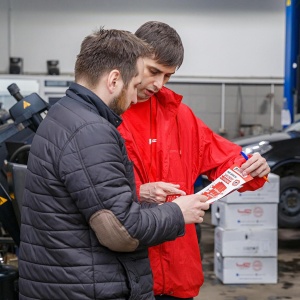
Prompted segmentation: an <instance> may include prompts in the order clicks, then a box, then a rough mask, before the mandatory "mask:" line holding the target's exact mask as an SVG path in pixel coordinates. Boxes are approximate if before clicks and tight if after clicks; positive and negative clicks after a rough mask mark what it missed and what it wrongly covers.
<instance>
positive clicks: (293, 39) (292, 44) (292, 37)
mask: <svg viewBox="0 0 300 300" xmlns="http://www.w3.org/2000/svg"><path fill="white" fill-rule="evenodd" d="M299 7H300V0H287V1H286V33H285V74H284V98H285V99H286V103H285V105H286V107H283V109H284V108H285V109H288V110H289V112H290V117H291V123H293V122H294V91H295V89H296V79H297V78H296V77H297V68H296V67H295V66H296V63H297V56H298V55H299V16H300V8H299ZM299 67H300V66H298V68H299Z"/></svg>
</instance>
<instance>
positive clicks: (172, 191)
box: [165, 188, 186, 196]
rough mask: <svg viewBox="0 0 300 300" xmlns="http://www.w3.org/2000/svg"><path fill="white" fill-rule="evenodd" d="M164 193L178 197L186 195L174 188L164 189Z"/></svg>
mask: <svg viewBox="0 0 300 300" xmlns="http://www.w3.org/2000/svg"><path fill="white" fill-rule="evenodd" d="M165 192H166V193H167V194H168V195H172V194H179V195H180V196H185V195H186V192H185V191H182V190H179V189H176V188H169V189H166V190H165Z"/></svg>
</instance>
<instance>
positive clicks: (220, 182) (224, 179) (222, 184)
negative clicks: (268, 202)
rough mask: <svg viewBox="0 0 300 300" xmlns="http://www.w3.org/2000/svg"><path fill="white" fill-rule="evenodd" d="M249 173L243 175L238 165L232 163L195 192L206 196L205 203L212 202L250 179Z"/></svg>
mask: <svg viewBox="0 0 300 300" xmlns="http://www.w3.org/2000/svg"><path fill="white" fill-rule="evenodd" d="M252 179H253V177H252V176H251V175H246V176H244V175H243V174H242V171H241V169H240V167H239V166H238V165H236V164H233V165H232V166H231V167H230V168H229V169H227V170H226V171H225V172H224V173H223V174H222V175H221V176H220V177H218V178H217V179H216V180H215V181H214V182H212V183H211V184H210V185H208V186H207V187H205V188H204V189H202V190H201V191H199V192H198V193H196V194H200V195H204V196H206V197H207V198H208V200H207V203H213V202H215V201H216V200H219V199H221V198H223V197H225V196H226V195H228V194H230V193H232V192H233V191H235V190H238V189H239V188H241V187H242V185H243V184H244V183H245V182H248V181H250V180H252Z"/></svg>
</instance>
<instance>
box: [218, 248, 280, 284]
mask: <svg viewBox="0 0 300 300" xmlns="http://www.w3.org/2000/svg"><path fill="white" fill-rule="evenodd" d="M214 262H215V263H214V271H215V274H216V276H217V277H218V278H219V279H220V280H221V281H222V282H223V283H224V284H239V283H240V284H256V283H257V284H270V283H277V281H278V271H277V257H222V256H221V255H219V254H218V253H215V257H214Z"/></svg>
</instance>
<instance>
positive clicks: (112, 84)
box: [107, 69, 122, 94]
mask: <svg viewBox="0 0 300 300" xmlns="http://www.w3.org/2000/svg"><path fill="white" fill-rule="evenodd" d="M121 83H122V77H121V73H120V71H119V70H117V69H114V70H112V71H110V72H109V74H108V77H107V88H108V90H109V92H110V93H111V94H113V93H114V92H115V91H116V89H119V88H120V87H119V86H120V84H121Z"/></svg>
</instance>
